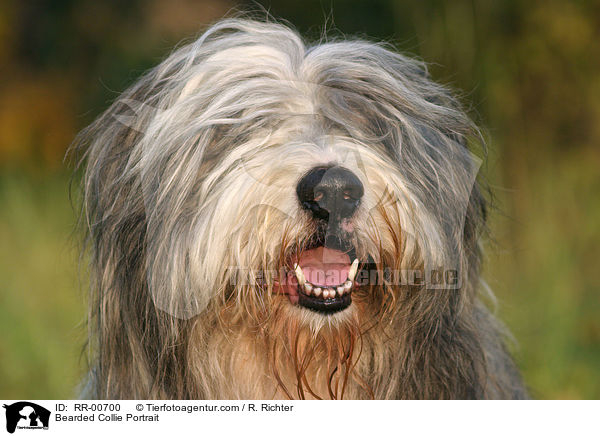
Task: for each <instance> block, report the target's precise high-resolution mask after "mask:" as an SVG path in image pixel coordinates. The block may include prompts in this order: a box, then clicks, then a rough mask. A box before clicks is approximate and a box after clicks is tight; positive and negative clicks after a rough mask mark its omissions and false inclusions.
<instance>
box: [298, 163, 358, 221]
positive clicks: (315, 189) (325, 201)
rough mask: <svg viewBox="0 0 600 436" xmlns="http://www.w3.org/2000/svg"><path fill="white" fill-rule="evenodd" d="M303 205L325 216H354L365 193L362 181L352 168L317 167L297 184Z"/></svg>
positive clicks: (316, 214)
mask: <svg viewBox="0 0 600 436" xmlns="http://www.w3.org/2000/svg"><path fill="white" fill-rule="evenodd" d="M296 193H297V194H298V199H299V200H300V203H301V204H302V207H303V208H305V209H307V210H309V211H310V212H312V214H313V216H314V217H315V218H318V219H323V220H327V221H329V220H331V219H335V220H339V219H341V218H348V217H350V216H352V214H353V213H354V211H355V210H356V208H357V207H358V205H359V203H360V199H361V197H362V196H363V194H364V188H363V184H362V183H361V181H360V179H359V178H358V177H357V176H356V174H354V173H353V172H352V171H350V170H348V169H346V168H342V167H337V166H333V167H331V166H329V167H316V168H313V169H312V170H310V171H309V172H308V173H307V174H306V175H305V176H304V177H302V179H301V180H300V182H298V186H297V187H296Z"/></svg>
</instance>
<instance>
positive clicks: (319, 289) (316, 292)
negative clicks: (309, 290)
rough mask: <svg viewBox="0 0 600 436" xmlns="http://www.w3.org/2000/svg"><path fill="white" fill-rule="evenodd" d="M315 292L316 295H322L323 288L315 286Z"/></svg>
mask: <svg viewBox="0 0 600 436" xmlns="http://www.w3.org/2000/svg"><path fill="white" fill-rule="evenodd" d="M313 294H315V296H317V297H318V296H320V295H321V288H318V287H315V288H314V289H313Z"/></svg>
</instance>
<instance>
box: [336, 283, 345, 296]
mask: <svg viewBox="0 0 600 436" xmlns="http://www.w3.org/2000/svg"><path fill="white" fill-rule="evenodd" d="M345 290H346V289H344V287H343V286H338V288H337V294H338V295H339V296H340V297H341V296H342V295H344V291H345Z"/></svg>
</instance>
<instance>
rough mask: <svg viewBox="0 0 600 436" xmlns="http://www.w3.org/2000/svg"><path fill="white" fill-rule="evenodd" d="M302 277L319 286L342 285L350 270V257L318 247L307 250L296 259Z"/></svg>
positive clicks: (337, 251)
mask: <svg viewBox="0 0 600 436" xmlns="http://www.w3.org/2000/svg"><path fill="white" fill-rule="evenodd" d="M298 265H300V267H301V268H302V272H303V273H304V277H306V280H308V281H309V282H311V283H313V284H315V285H319V286H334V285H339V284H341V283H344V282H345V281H346V279H347V278H348V271H349V270H350V256H348V255H347V254H346V253H343V252H341V251H339V250H332V249H331V248H325V247H319V248H313V249H312V250H307V251H304V252H303V253H302V255H301V256H300V258H299V259H298Z"/></svg>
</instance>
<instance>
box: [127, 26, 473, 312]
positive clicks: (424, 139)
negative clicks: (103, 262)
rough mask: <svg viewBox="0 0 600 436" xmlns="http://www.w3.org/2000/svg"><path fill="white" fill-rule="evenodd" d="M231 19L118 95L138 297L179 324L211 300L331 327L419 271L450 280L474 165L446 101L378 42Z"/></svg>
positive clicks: (464, 124)
mask: <svg viewBox="0 0 600 436" xmlns="http://www.w3.org/2000/svg"><path fill="white" fill-rule="evenodd" d="M238 26H239V24H238ZM265 26H266V25H265ZM241 27H242V28H241V29H238V30H239V32H238V33H237V34H232V35H228V36H227V37H226V38H223V37H220V36H219V34H220V32H221V31H222V30H223V29H219V28H218V26H217V28H213V29H212V30H211V32H209V33H208V34H206V35H205V36H204V37H203V38H202V41H201V43H200V41H199V42H198V43H197V44H192V45H191V46H188V47H187V48H184V49H182V50H181V51H178V52H176V53H174V54H173V55H171V57H170V58H168V59H167V60H166V61H165V62H163V64H161V66H160V67H158V70H156V71H155V72H154V73H153V74H155V75H158V76H156V77H152V79H150V78H148V79H146V80H143V81H142V82H141V83H140V84H138V85H137V88H134V90H132V91H131V95H130V96H129V97H128V98H127V99H125V100H123V101H125V102H126V104H127V105H128V106H129V107H130V108H132V109H133V112H134V115H133V117H129V118H127V124H128V127H130V128H132V129H133V130H135V131H136V132H138V134H137V135H136V136H135V140H134V141H133V143H132V149H131V150H129V153H130V157H129V160H130V162H129V164H128V166H127V167H126V168H125V171H124V174H123V175H122V176H123V177H131V183H139V184H140V191H141V192H142V194H143V207H144V213H145V218H146V219H147V234H146V239H147V241H148V246H147V250H148V256H147V265H146V272H147V279H148V283H149V288H150V290H151V292H152V294H153V296H154V301H155V303H156V305H157V306H158V307H159V308H161V309H163V310H165V311H167V312H169V313H171V314H173V315H175V316H177V317H182V318H189V317H192V316H195V315H197V314H199V313H201V312H202V311H203V310H205V309H206V307H207V306H208V304H209V303H210V302H211V301H212V300H214V299H215V298H217V297H223V298H224V300H240V302H241V306H244V305H252V306H253V307H272V306H273V305H279V306H281V305H283V304H287V305H289V306H293V308H289V310H288V312H287V313H288V315H289V316H300V317H304V318H306V319H310V320H312V322H318V320H323V321H324V320H327V321H328V322H331V321H332V320H333V319H341V318H343V317H345V316H347V315H349V314H352V313H353V311H354V310H355V309H356V304H353V300H354V302H355V303H356V302H357V301H362V300H365V301H367V300H373V294H378V295H379V297H378V298H377V299H376V301H378V302H379V303H375V301H371V302H370V303H369V304H371V305H373V304H382V303H383V301H384V300H385V299H386V298H384V295H385V294H386V293H393V292H395V291H394V289H397V288H398V287H399V285H401V284H404V285H406V284H409V285H410V284H415V283H414V282H415V280H416V284H417V286H422V285H423V284H424V282H425V281H426V279H427V276H428V275H429V272H430V271H434V270H437V269H441V270H442V271H443V273H442V275H443V276H444V275H445V276H448V272H450V273H451V275H452V277H453V281H452V282H451V283H442V284H443V285H448V286H445V287H454V289H457V288H460V283H461V282H462V280H463V279H464V276H465V273H466V271H465V269H464V266H465V259H464V240H463V236H464V235H463V228H464V226H465V219H466V217H467V215H468V211H469V207H468V206H469V199H470V198H471V197H472V189H473V185H474V182H475V175H476V172H477V170H478V162H477V160H476V159H474V158H473V156H472V155H471V154H470V153H469V152H468V150H467V148H466V146H465V144H466V140H467V137H468V136H469V135H472V134H473V127H472V125H471V123H470V122H469V121H468V119H467V118H466V117H465V116H464V115H463V113H462V112H461V111H460V110H459V108H458V105H457V104H456V102H455V101H454V100H453V99H452V98H451V97H450V96H449V94H448V93H447V92H446V91H445V90H444V89H443V88H441V87H439V86H438V85H434V84H433V83H432V82H430V80H429V79H428V78H427V75H426V72H425V70H424V69H423V67H422V66H421V65H419V64H418V63H416V62H414V61H411V60H408V59H407V58H405V57H403V56H401V55H398V54H395V53H393V52H391V51H388V50H386V49H385V48H382V47H381V46H378V45H374V44H369V43H364V42H343V43H331V44H324V45H319V46H315V47H313V48H310V49H306V48H305V47H304V45H303V43H302V42H301V40H300V39H299V38H298V37H297V35H296V34H294V33H293V32H291V31H290V30H289V29H287V28H284V27H279V26H276V25H268V26H266V27H264V28H263V30H264V32H262V31H259V30H258V31H257V29H253V32H247V31H246V30H247V29H243V25H241ZM259 28H260V26H259ZM160 75H162V77H159V76H160ZM149 89H150V90H149ZM121 118H123V117H121ZM476 213H477V212H476V211H475V210H474V209H472V208H471V215H470V216H469V217H468V218H469V220H471V221H473V220H476V219H477V218H478V217H477V216H475V215H476ZM466 224H467V225H471V223H470V222H469V223H466ZM355 260H356V262H355ZM386 271H387V273H386ZM407 272H408V273H409V275H410V274H412V276H410V277H407V276H406V273H407ZM386 274H387V276H389V275H390V274H391V275H392V276H394V280H391V279H390V278H389V277H387V276H386ZM361 275H362V277H363V280H362V281H361V283H362V284H358V282H357V281H356V280H355V278H356V277H359V276H361ZM411 280H412V282H411ZM298 282H300V283H298ZM361 295H362V296H363V298H361ZM389 298H393V297H392V296H391V295H390V296H389ZM365 304H366V303H365ZM292 309H293V310H292ZM296 309H301V310H296ZM374 309H375V308H374ZM376 309H377V310H376V311H379V310H380V309H381V308H376Z"/></svg>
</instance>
